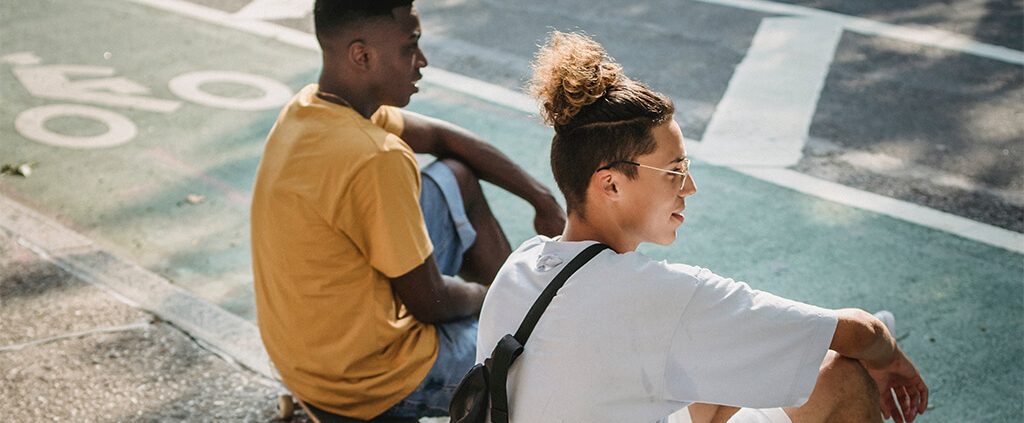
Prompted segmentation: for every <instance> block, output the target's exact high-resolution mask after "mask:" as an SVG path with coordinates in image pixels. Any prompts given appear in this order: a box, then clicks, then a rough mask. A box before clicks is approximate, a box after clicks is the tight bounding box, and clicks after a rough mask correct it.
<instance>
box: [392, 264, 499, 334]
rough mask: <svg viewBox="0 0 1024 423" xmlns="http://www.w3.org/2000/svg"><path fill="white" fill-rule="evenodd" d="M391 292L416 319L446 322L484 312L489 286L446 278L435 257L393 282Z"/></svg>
mask: <svg viewBox="0 0 1024 423" xmlns="http://www.w3.org/2000/svg"><path fill="white" fill-rule="evenodd" d="M391 289H393V290H394V291H395V294H397V295H398V298H399V299H401V300H402V303H404V304H405V307H406V308H407V309H408V310H409V312H410V313H412V315H413V317H415V318H416V320H419V321H421V322H424V323H443V322H448V321H452V320H457V319H460V318H463V317H468V316H473V315H476V314H479V313H480V308H481V306H483V302H484V294H486V293H487V287H486V286H484V285H481V284H477V283H469V282H463V281H461V280H458V279H455V278H452V277H448V276H444V275H442V274H441V272H440V271H439V270H438V269H437V263H436V262H435V261H434V255H433V254H431V255H430V256H429V257H427V260H426V261H424V262H423V264H421V265H419V266H417V267H416V268H415V269H413V270H411V271H409V273H406V274H404V275H402V276H399V277H396V278H393V279H391Z"/></svg>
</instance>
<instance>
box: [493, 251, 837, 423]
mask: <svg viewBox="0 0 1024 423" xmlns="http://www.w3.org/2000/svg"><path fill="white" fill-rule="evenodd" d="M593 243H594V242H560V241H557V240H552V239H550V238H547V237H543V236H538V237H535V238H533V239H530V240H528V241H526V242H525V243H523V245H521V246H520V247H519V248H518V249H517V250H516V251H515V252H513V253H512V255H511V256H510V257H509V259H508V261H506V262H505V265H504V266H502V268H501V271H500V272H499V273H498V276H497V278H496V279H495V281H494V283H493V284H492V285H491V288H490V291H489V292H488V293H487V297H486V299H484V305H483V311H482V312H481V314H480V329H479V332H478V335H477V353H476V357H477V362H478V363H481V362H483V360H484V359H485V358H487V357H488V356H490V354H491V352H492V350H493V349H494V346H495V345H496V344H497V342H498V340H499V339H500V338H501V337H502V336H504V335H505V334H507V333H515V331H516V329H518V328H519V324H520V323H521V322H522V320H523V317H524V316H526V312H527V310H529V308H530V306H532V305H533V302H534V301H535V300H536V299H537V297H538V296H539V295H540V292H541V291H542V290H543V288H544V287H545V286H547V284H548V283H549V282H550V281H551V280H552V279H554V277H555V275H556V274H558V272H559V271H560V270H561V269H562V268H563V267H564V265H565V264H567V263H568V262H569V261H570V260H572V259H573V258H574V257H575V256H576V255H577V254H578V253H579V252H580V251H583V249H584V248H586V247H587V246H588V245H591V244H593ZM836 323H837V318H836V316H835V313H834V312H833V311H831V310H827V309H822V308H819V307H814V306H811V305H807V304H802V303H799V302H795V301H791V300H787V299H784V298H779V297H777V296H774V295H772V294H769V293H766V292H761V291H756V290H753V289H751V288H750V287H749V286H748V285H747V284H745V283H740V282H735V281H733V280H731V279H726V278H723V277H720V276H718V275H715V274H714V273H712V272H711V271H709V270H707V269H702V268H699V267H692V266H687V265H682V264H671V263H667V262H664V261H660V262H658V261H654V260H651V259H650V258H648V257H647V256H645V255H643V254H640V253H635V252H634V253H626V254H616V253H615V252H614V251H612V250H605V251H603V252H601V253H600V254H598V255H597V256H596V257H594V259H592V260H591V261H590V262H589V263H587V264H586V265H584V266H583V267H582V268H581V269H580V270H579V271H577V272H576V274H574V275H573V276H572V277H571V278H569V280H568V281H566V283H565V285H564V286H563V287H562V289H560V290H559V291H558V294H557V295H556V296H555V298H554V300H553V301H552V302H551V305H550V306H549V307H548V309H547V311H545V312H544V314H543V316H542V317H541V318H540V321H539V323H538V324H537V327H536V328H535V329H534V331H533V334H532V335H531V336H530V339H529V341H528V342H527V344H526V348H525V351H524V352H523V354H522V355H521V356H519V359H518V360H517V361H516V363H515V364H514V365H513V366H512V369H511V371H510V374H509V383H508V385H509V388H508V389H509V391H508V392H509V402H510V407H511V410H510V419H511V421H513V422H531V423H539V422H584V421H585V422H654V421H658V420H659V419H661V418H663V417H665V416H667V415H668V414H671V413H672V412H674V411H676V410H678V409H680V408H682V407H685V406H686V405H687V404H689V403H691V402H705V403H714V404H727V405H733V406H740V407H754V408H766V407H780V406H795V405H799V404H802V403H803V402H805V401H806V400H807V398H808V396H810V393H811V390H812V389H813V388H814V382H815V380H816V379H817V376H818V367H819V366H820V364H821V362H822V360H823V359H824V357H825V353H826V352H827V351H828V346H829V344H830V343H831V342H832V335H833V333H834V332H835V328H836Z"/></svg>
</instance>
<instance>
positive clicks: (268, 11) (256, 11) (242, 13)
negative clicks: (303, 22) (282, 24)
mask: <svg viewBox="0 0 1024 423" xmlns="http://www.w3.org/2000/svg"><path fill="white" fill-rule="evenodd" d="M312 12H313V0H253V1H252V2H251V3H249V4H248V5H246V6H245V7H243V8H242V10H239V11H238V12H236V13H235V15H234V17H236V18H241V19H254V20H262V21H267V20H274V19H295V18H301V17H303V16H306V15H307V14H309V13H312Z"/></svg>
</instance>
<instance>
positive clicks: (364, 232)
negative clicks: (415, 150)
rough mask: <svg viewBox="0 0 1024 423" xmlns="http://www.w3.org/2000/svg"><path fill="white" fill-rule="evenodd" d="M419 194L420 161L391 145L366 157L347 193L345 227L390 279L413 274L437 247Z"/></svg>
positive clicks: (352, 238)
mask: <svg viewBox="0 0 1024 423" xmlns="http://www.w3.org/2000/svg"><path fill="white" fill-rule="evenodd" d="M419 195H420V172H419V168H418V167H417V166H416V160H415V159H413V158H412V156H411V155H410V154H408V153H405V152H403V151H399V150H390V151H383V152H380V153H378V154H376V155H375V156H374V157H373V158H371V159H370V160H368V161H367V162H365V163H364V164H363V165H362V166H361V167H360V168H359V169H358V170H357V171H356V174H355V175H354V177H353V180H352V183H351V184H350V185H349V192H348V193H346V195H345V196H344V198H345V199H346V204H345V207H344V209H343V210H344V211H343V212H342V213H341V219H342V222H339V223H340V225H341V227H342V228H343V229H344V230H345V232H346V233H347V234H348V236H349V238H350V239H351V240H352V241H353V243H355V244H356V247H357V248H359V250H360V251H362V253H363V255H364V256H365V257H366V259H367V261H369V263H370V265H371V266H373V268H374V269H376V270H377V271H379V272H381V273H382V274H384V275H385V276H387V277H389V278H394V277H398V276H401V275H404V274H406V273H408V272H409V271H411V270H412V269H414V268H415V267H416V266H419V265H420V264H423V262H424V261H425V260H426V258H427V257H428V256H429V255H430V254H431V253H432V252H433V246H432V245H431V243H430V237H429V236H428V235H427V227H426V224H424V222H423V212H422V210H420V204H419Z"/></svg>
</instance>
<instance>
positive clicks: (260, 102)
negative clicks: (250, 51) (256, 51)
mask: <svg viewBox="0 0 1024 423" xmlns="http://www.w3.org/2000/svg"><path fill="white" fill-rule="evenodd" d="M105 57H109V56H105ZM0 62H7V63H10V64H12V65H14V66H13V67H12V68H11V71H12V72H13V73H14V76H15V78H17V79H18V81H19V82H21V85H23V86H24V87H25V89H26V90H27V91H28V92H29V93H30V94H32V95H33V96H36V97H40V98H46V99H53V100H63V101H72V102H75V103H92V104H96V105H100V106H107V107H118V108H128V109H135V110H145V111H150V112H155V113H171V112H174V111H175V110H178V108H180V107H181V105H182V102H181V101H177V100H167V99H161V98H155V97H148V96H147V95H148V94H149V93H150V90H149V88H147V87H145V86H143V85H141V84H139V83H138V82H135V81H132V80H130V79H127V78H124V77H119V76H114V75H115V73H116V72H115V70H114V68H110V67H103V66H87V65H66V64H58V65H43V64H41V63H42V60H41V59H40V58H39V57H38V56H36V55H35V54H34V53H32V52H20V53H13V54H8V55H5V56H3V57H0ZM70 76H77V77H79V79H75V80H72V79H71V78H70ZM82 77H85V78H82ZM213 83H231V84H239V85H244V86H249V87H253V88H256V89H258V90H260V91H262V93H263V94H262V95H261V96H258V97H252V98H235V97H224V96H221V95H217V94H213V93H210V92H208V91H204V90H203V88H202V87H203V85H205V84H213ZM167 87H168V89H170V91H171V93H173V94H174V95H176V96H178V97H180V98H181V99H183V100H187V101H190V102H192V103H196V104H199V105H203V106H208V107H213V108H220V109H229V110H267V109H274V108H278V107H281V106H282V105H284V104H285V103H287V102H288V100H289V99H290V98H291V96H292V91H291V89H290V88H288V87H287V86H285V85H284V84H282V83H280V82H278V81H275V80H273V79H270V78H267V77H264V76H259V75H253V74H249V73H243V72H235V71H194V72H186V73H183V74H181V75H178V76H176V77H174V78H172V79H171V80H170V82H168V84H167ZM59 117H79V118H85V119H91V120H94V121H96V122H99V123H101V124H103V125H105V126H106V128H107V130H106V132H103V133H101V134H97V135H89V136H73V135H66V134H62V133H59V132H55V131H52V130H50V129H48V128H47V127H46V123H47V122H48V121H49V120H51V119H54V118H59ZM14 128H15V130H17V131H18V133H20V134H21V135H22V136H23V137H25V138H28V139H30V140H33V141H36V142H39V143H42V144H47V145H52V146H57V147H65V148H73V149H93V148H106V147H114V146H117V145H121V144H125V143H127V142H130V141H131V140H133V139H135V136H136V135H137V134H138V127H137V126H136V125H135V122H133V121H132V120H131V119H129V118H128V117H127V116H125V115H123V114H120V113H117V112H114V111H111V110H108V109H104V108H100V107H95V106H89V105H83V104H70V103H58V104H48V105H44V106H38V107H33V108H30V109H27V110H24V111H22V112H21V113H19V114H18V116H17V117H16V118H15V119H14Z"/></svg>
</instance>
